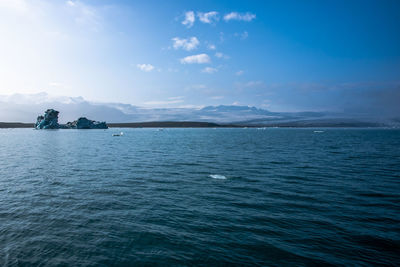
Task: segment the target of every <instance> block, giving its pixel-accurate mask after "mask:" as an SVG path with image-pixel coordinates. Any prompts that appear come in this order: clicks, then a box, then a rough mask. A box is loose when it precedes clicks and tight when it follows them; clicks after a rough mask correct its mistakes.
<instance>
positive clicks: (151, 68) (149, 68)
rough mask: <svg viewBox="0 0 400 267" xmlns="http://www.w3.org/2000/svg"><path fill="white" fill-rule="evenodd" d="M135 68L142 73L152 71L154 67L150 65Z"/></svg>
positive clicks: (140, 65) (139, 65)
mask: <svg viewBox="0 0 400 267" xmlns="http://www.w3.org/2000/svg"><path fill="white" fill-rule="evenodd" d="M136 67H138V69H140V70H142V71H146V72H149V71H152V70H154V66H153V65H151V64H137V65H136Z"/></svg>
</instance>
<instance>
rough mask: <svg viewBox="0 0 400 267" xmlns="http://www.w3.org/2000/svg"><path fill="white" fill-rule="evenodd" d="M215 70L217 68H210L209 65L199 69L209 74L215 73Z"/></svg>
mask: <svg viewBox="0 0 400 267" xmlns="http://www.w3.org/2000/svg"><path fill="white" fill-rule="evenodd" d="M217 71H218V69H216V68H211V67H205V68H204V69H202V70H201V72H204V73H209V74H212V73H215V72H217Z"/></svg>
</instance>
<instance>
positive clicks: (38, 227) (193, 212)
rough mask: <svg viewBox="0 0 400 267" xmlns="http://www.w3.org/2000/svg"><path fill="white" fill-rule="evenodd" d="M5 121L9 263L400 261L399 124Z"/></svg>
mask: <svg viewBox="0 0 400 267" xmlns="http://www.w3.org/2000/svg"><path fill="white" fill-rule="evenodd" d="M119 131H121V129H119V130H116V129H109V130H106V131H104V130H53V131H52V130H48V131H35V130H31V129H11V130H10V129H7V130H4V129H3V130H0V265H5V266H8V265H10V266H14V265H44V266H47V265H48V266H53V265H66V264H68V265H74V266H76V265H80V266H98V265H128V264H130V265H133V264H136V265H231V264H237V265H279V266H280V265H315V264H323V265H327V264H334V265H364V264H366V265H369V264H386V265H399V264H400V131H399V130H385V129H382V130H371V129H365V130H355V129H325V130H324V132H314V130H313V129H266V130H257V129H165V130H164V131H157V129H123V130H122V131H124V136H121V137H112V133H115V132H119Z"/></svg>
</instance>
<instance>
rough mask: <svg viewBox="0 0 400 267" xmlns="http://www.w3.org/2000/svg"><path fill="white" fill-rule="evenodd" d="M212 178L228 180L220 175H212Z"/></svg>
mask: <svg viewBox="0 0 400 267" xmlns="http://www.w3.org/2000/svg"><path fill="white" fill-rule="evenodd" d="M210 177H211V178H213V179H220V180H224V179H226V176H223V175H219V174H211V175H210Z"/></svg>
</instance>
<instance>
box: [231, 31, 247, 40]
mask: <svg viewBox="0 0 400 267" xmlns="http://www.w3.org/2000/svg"><path fill="white" fill-rule="evenodd" d="M234 36H235V37H239V38H240V39H242V40H245V39H247V37H249V33H248V32H247V31H244V32H242V33H237V32H235V34H234Z"/></svg>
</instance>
